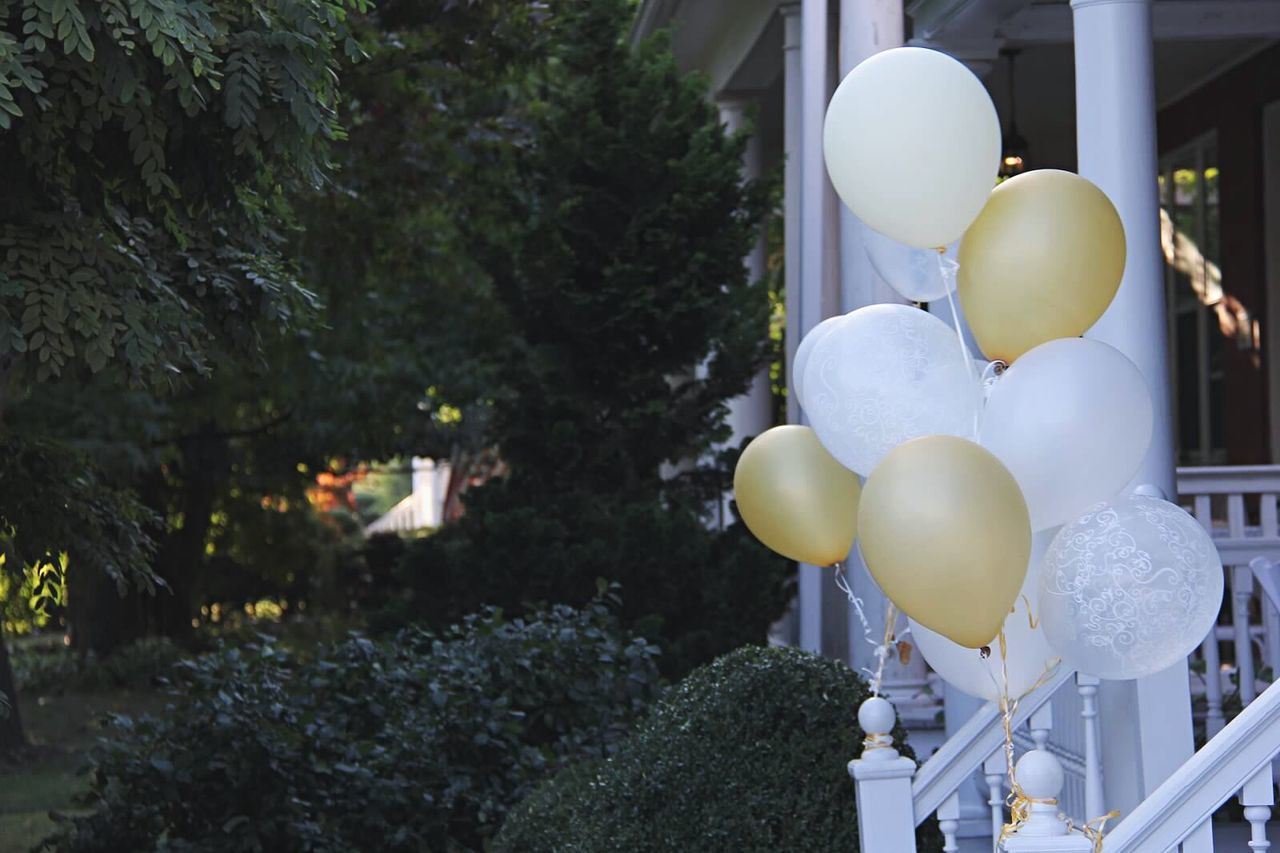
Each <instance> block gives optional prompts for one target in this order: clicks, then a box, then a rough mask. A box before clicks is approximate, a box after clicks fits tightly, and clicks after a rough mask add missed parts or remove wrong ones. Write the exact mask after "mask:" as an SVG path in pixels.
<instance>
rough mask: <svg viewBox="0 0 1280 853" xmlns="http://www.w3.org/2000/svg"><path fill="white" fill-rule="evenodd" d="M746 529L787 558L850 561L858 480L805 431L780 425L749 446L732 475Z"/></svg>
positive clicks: (826, 563) (822, 562)
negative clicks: (847, 558)
mask: <svg viewBox="0 0 1280 853" xmlns="http://www.w3.org/2000/svg"><path fill="white" fill-rule="evenodd" d="M733 491H734V497H735V498H736V499H737V501H738V512H739V513H741V515H742V520H743V521H744V522H746V524H747V528H748V529H750V531H751V532H752V533H754V534H755V535H756V538H757V539H759V540H760V541H761V542H763V543H764V544H765V545H767V546H769V547H770V548H772V549H773V550H774V551H777V552H778V553H779V554H781V555H782V556H784V557H789V558H791V559H792V560H799V561H800V562H802V563H812V564H814V565H817V566H829V565H831V564H832V563H836V562H840V561H841V560H844V559H845V558H846V557H848V556H849V549H850V548H852V547H853V537H854V536H856V535H857V533H858V495H859V494H860V493H861V491H862V488H861V486H859V484H858V475H857V474H855V473H853V472H852V471H850V470H849V469H848V468H845V467H844V466H843V465H841V464H840V463H839V462H837V461H836V460H835V458H834V457H832V455H831V454H830V453H828V452H827V449H826V448H825V447H823V446H822V443H821V442H819V441H818V437H817V435H815V434H814V432H813V430H811V429H809V428H808V427H806V426H796V425H788V426H779V427H774V428H773V429H771V430H768V431H767V432H764V433H761V434H760V435H758V436H756V438H755V439H754V440H753V441H752V442H751V443H750V444H748V445H747V449H746V450H744V451H742V456H740V457H739V458H738V467H737V470H735V471H734V472H733Z"/></svg>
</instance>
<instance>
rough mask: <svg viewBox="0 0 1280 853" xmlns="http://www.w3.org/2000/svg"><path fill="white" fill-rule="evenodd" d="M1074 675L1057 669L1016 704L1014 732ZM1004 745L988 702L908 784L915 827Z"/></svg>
mask: <svg viewBox="0 0 1280 853" xmlns="http://www.w3.org/2000/svg"><path fill="white" fill-rule="evenodd" d="M1074 675H1075V670H1074V669H1070V668H1069V667H1065V666H1059V667H1058V668H1057V669H1056V670H1055V671H1054V673H1053V675H1051V676H1050V677H1049V678H1048V679H1047V680H1046V681H1045V683H1044V684H1042V685H1041V686H1040V687H1039V688H1038V689H1037V690H1036V691H1035V692H1034V693H1031V694H1030V695H1028V696H1026V697H1024V698H1023V699H1022V701H1020V702H1019V703H1018V708H1017V711H1016V713H1015V714H1014V717H1013V725H1014V728H1017V727H1018V726H1020V725H1022V724H1023V723H1025V722H1026V721H1027V719H1028V718H1029V717H1030V716H1031V715H1032V714H1034V713H1035V712H1036V711H1038V710H1039V709H1040V707H1041V706H1042V705H1044V704H1045V703H1046V702H1048V701H1049V700H1050V699H1051V698H1053V694H1054V693H1056V692H1058V688H1060V687H1061V686H1062V685H1064V684H1066V683H1067V682H1068V681H1070V680H1071V678H1072V677H1073V676H1074ZM1003 743H1004V727H1003V726H1002V725H1001V722H1000V710H999V708H998V707H997V706H996V703H994V702H988V703H987V704H985V705H983V706H982V707H981V708H979V709H978V710H977V712H976V713H974V715H973V716H972V717H970V718H969V721H968V722H967V723H965V724H964V725H963V726H961V727H960V730H959V731H957V732H956V733H955V734H954V735H952V736H951V737H949V738H947V741H946V743H944V744H943V745H942V746H941V747H940V748H939V749H938V751H937V752H935V753H934V754H933V755H932V756H931V757H930V758H929V760H928V761H926V762H925V763H924V764H922V765H921V766H920V769H919V770H918V771H917V772H916V776H915V780H914V781H913V782H912V783H911V799H912V801H913V805H914V810H915V820H916V825H917V826H919V825H920V824H921V823H923V822H924V821H925V820H927V819H928V817H929V815H931V814H933V813H934V812H936V811H937V810H938V807H939V806H941V805H942V803H943V801H944V800H946V798H947V797H949V796H951V794H952V792H953V791H955V790H956V789H958V788H959V787H960V786H961V785H963V784H964V783H965V781H966V780H967V779H968V778H969V777H970V776H972V775H973V773H974V772H975V771H976V770H977V769H978V768H979V767H981V766H982V763H983V762H984V761H986V760H987V758H989V757H990V756H991V754H992V753H994V752H995V751H996V750H997V749H1000V747H1001V745H1002V744H1003Z"/></svg>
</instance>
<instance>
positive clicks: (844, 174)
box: [822, 47, 1000, 249]
mask: <svg viewBox="0 0 1280 853" xmlns="http://www.w3.org/2000/svg"><path fill="white" fill-rule="evenodd" d="M822 146H823V153H824V155H825V158H826V162H827V174H829V175H830V176H831V183H832V185H833V186H835V189H836V192H837V193H839V195H840V198H841V199H842V200H843V201H844V203H845V204H846V205H848V206H849V209H850V210H852V211H853V212H854V214H856V215H857V217H858V218H859V219H861V220H862V221H863V222H864V223H866V224H867V225H868V226H870V227H871V228H874V229H875V230H876V231H879V232H880V233H881V234H884V235H885V236H887V237H890V238H892V239H894V240H897V241H898V242H900V243H906V244H907V245H909V246H915V247H916V248H919V249H930V248H935V247H938V246H945V245H947V244H948V243H950V242H951V241H953V240H956V239H958V238H959V237H960V235H961V234H963V233H964V230H965V228H967V227H968V225H969V223H970V222H972V221H973V219H974V217H975V216H977V215H978V211H980V210H981V209H982V205H983V204H984V203H986V200H987V196H988V194H989V193H990V192H991V187H992V186H993V185H994V184H995V182H996V173H997V171H998V170H999V167H1000V123H999V120H998V119H997V117H996V110H995V106H993V105H992V103H991V97H990V96H989V95H988V94H987V90H986V88H985V87H984V86H983V85H982V83H981V82H980V81H979V80H978V78H977V77H975V76H973V74H972V72H970V71H969V69H967V68H965V67H964V66H963V65H962V64H960V63H959V62H957V61H956V60H955V59H952V58H951V57H950V56H947V55H946V54H944V53H939V52H938V51H935V50H928V49H927V48H920V47H899V48H894V49H892V50H886V51H883V52H881V53H877V54H875V55H874V56H872V57H870V58H868V59H866V60H864V61H863V62H861V63H860V64H859V65H858V66H857V67H856V68H854V69H853V70H852V71H850V72H849V74H848V76H846V77H845V78H844V80H843V81H841V83H840V85H839V87H838V88H837V89H836V92H835V95H833V96H832V98H831V103H830V104H829V105H828V106H827V115H826V121H825V124H824V126H823V134H822Z"/></svg>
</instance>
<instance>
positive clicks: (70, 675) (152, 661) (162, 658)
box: [13, 637, 182, 694]
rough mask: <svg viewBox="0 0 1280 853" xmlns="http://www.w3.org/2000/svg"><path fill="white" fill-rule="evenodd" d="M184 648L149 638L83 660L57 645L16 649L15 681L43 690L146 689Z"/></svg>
mask: <svg viewBox="0 0 1280 853" xmlns="http://www.w3.org/2000/svg"><path fill="white" fill-rule="evenodd" d="M181 657H182V651H181V650H180V649H179V648H178V647H177V646H176V645H174V643H173V642H172V641H171V640H169V639H167V638H165V637H147V638H145V639H142V640H138V641H137V642H134V643H130V644H128V645H126V646H122V647H120V648H118V649H116V650H115V651H114V652H112V653H111V654H110V655H109V656H107V657H106V658H103V659H101V660H99V659H98V658H96V657H95V656H94V655H86V656H85V658H84V659H83V660H82V659H80V657H79V656H78V655H77V654H75V653H74V652H73V651H71V650H70V649H68V648H66V647H65V646H62V645H61V644H58V645H56V646H52V647H45V648H40V647H35V648H28V649H24V650H22V651H21V652H17V651H15V653H14V655H13V670H14V680H15V681H16V682H17V685H18V689H19V690H23V691H38V692H40V693H42V694H43V693H61V692H63V691H69V690H90V691H92V690H104V689H105V690H111V689H117V688H125V689H146V688H149V687H154V686H155V685H157V684H159V683H162V682H165V681H166V680H167V679H168V677H169V675H170V674H171V670H172V668H173V665H174V664H175V663H177V662H178V660H179V659H180V658H181Z"/></svg>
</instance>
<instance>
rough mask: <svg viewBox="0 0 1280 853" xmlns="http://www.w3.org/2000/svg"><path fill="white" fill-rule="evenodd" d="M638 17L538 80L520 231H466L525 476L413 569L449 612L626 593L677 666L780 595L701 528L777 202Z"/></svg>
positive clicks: (424, 609) (506, 416)
mask: <svg viewBox="0 0 1280 853" xmlns="http://www.w3.org/2000/svg"><path fill="white" fill-rule="evenodd" d="M628 8H629V7H628V5H627V4H626V3H625V2H624V0H591V2H589V3H582V4H579V5H578V6H576V7H575V9H574V10H573V11H572V12H569V13H566V14H565V16H564V19H563V20H562V21H561V22H560V29H559V33H558V38H557V40H556V42H555V43H554V44H553V46H552V48H551V51H552V60H553V61H550V62H548V63H546V64H544V65H543V66H540V67H539V68H538V70H537V73H536V74H533V75H532V82H531V84H530V86H531V89H532V91H533V92H534V93H535V95H536V105H537V109H536V110H535V109H530V110H529V111H528V112H527V113H526V117H527V120H528V127H529V130H528V134H529V144H528V145H527V146H525V147H522V148H520V149H518V151H517V152H516V153H514V154H513V155H512V157H513V158H514V163H515V170H514V173H513V175H512V177H511V181H510V186H509V188H508V190H507V192H508V198H509V207H510V208H511V210H512V211H514V221H515V222H518V223H520V227H519V228H517V229H510V230H507V231H500V232H498V233H497V235H496V236H495V235H494V234H493V233H492V232H478V233H473V234H471V235H470V240H471V244H472V245H473V246H475V247H476V248H475V250H474V256H475V257H476V258H478V259H479V260H480V262H481V263H482V264H483V265H484V268H485V271H486V273H487V274H488V276H489V277H490V279H491V280H492V282H493V287H494V298H495V301H496V303H497V304H498V305H499V306H501V308H502V309H503V313H502V316H503V317H504V318H505V323H506V325H505V326H501V327H498V328H499V330H500V331H501V332H503V333H504V337H503V338H502V339H501V346H500V348H499V354H500V357H501V362H500V365H501V377H502V384H501V386H500V387H499V389H498V390H500V391H501V393H495V395H494V396H493V399H492V405H491V406H490V407H489V409H488V412H489V414H490V416H491V418H492V434H493V437H494V438H495V439H496V441H497V442H498V444H499V447H500V451H501V454H502V457H503V460H504V461H505V462H506V463H507V464H508V465H509V466H510V475H509V476H508V477H506V478H503V479H500V480H496V481H492V482H490V483H489V484H488V485H486V486H485V487H483V488H482V489H480V490H478V491H476V492H474V493H472V494H471V495H470V496H469V497H468V500H467V504H466V505H467V514H466V516H465V517H464V518H463V519H462V521H461V522H460V523H459V524H458V525H456V526H454V527H452V528H448V529H446V530H444V531H443V532H442V533H440V534H439V535H438V536H435V537H432V538H430V539H428V540H426V541H425V542H423V543H421V544H420V545H419V546H418V547H417V548H416V549H415V550H414V552H413V553H412V554H411V555H410V557H409V559H407V560H406V562H405V570H406V580H407V581H408V582H409V583H410V584H411V585H412V586H413V587H414V588H415V589H416V590H418V595H416V596H415V606H416V613H417V615H418V616H424V617H426V618H429V619H435V620H441V619H448V618H453V617H455V616H456V614H458V613H462V612H467V611H468V610H471V609H474V607H475V606H477V605H478V604H480V603H495V604H500V605H502V606H504V607H507V608H515V607H519V606H521V605H522V603H524V602H529V601H539V600H554V601H569V602H575V601H582V600H585V599H586V598H588V597H589V596H590V595H592V594H593V593H594V584H595V580H596V578H599V577H604V578H609V579H613V580H620V581H622V583H623V586H624V592H625V598H626V600H627V605H626V606H627V611H626V619H627V620H628V621H629V622H630V623H632V624H643V625H645V627H644V629H643V630H645V631H649V632H652V631H657V632H658V633H657V634H656V635H653V634H651V635H653V636H655V637H656V638H658V639H659V640H660V642H661V645H662V647H663V649H664V650H665V651H666V652H667V654H666V655H665V656H664V661H663V663H664V667H665V668H666V671H667V672H668V673H670V674H673V675H676V674H680V673H682V672H685V671H687V670H688V669H689V668H690V667H691V666H692V665H695V664H697V663H700V662H704V661H707V660H710V659H711V658H712V657H714V656H715V655H716V654H719V653H721V652H724V651H726V650H728V649H731V648H734V647H735V646H737V645H740V644H741V643H743V642H751V641H760V640H761V639H762V638H763V637H764V635H765V633H766V631H767V628H768V625H769V624H770V622H771V621H772V620H773V619H775V618H776V617H777V616H778V615H779V614H780V613H781V610H782V608H783V606H784V604H785V601H786V598H787V585H788V574H789V572H788V566H787V564H786V563H785V562H784V561H782V560H780V559H777V558H774V557H772V556H771V555H769V554H768V553H767V552H766V551H765V550H764V549H763V548H762V547H760V546H759V545H758V544H757V543H756V542H755V541H754V540H753V539H751V538H750V537H749V536H747V535H745V534H743V533H742V531H741V527H740V526H738V527H732V528H730V529H729V530H724V531H722V530H720V529H717V528H716V526H715V525H710V524H708V522H709V520H710V519H709V512H708V508H709V507H711V506H717V507H718V506H719V502H720V494H721V492H722V490H723V489H724V488H725V485H726V481H727V477H725V476H723V468H721V469H720V472H721V473H720V474H716V472H715V471H714V470H712V471H708V470H706V469H708V468H714V467H715V466H714V460H715V457H714V455H713V454H712V451H713V448H714V447H715V445H716V442H718V441H723V440H724V439H725V438H726V437H727V435H728V430H727V428H726V427H725V425H724V415H725V400H726V399H727V398H730V397H732V396H734V395H735V394H738V393H741V392H742V391H744V390H745V389H746V387H747V385H748V383H749V382H750V380H751V377H752V376H753V375H754V374H755V373H757V372H758V371H759V370H760V369H761V367H762V365H763V363H764V360H765V358H766V352H765V346H766V336H767V331H768V312H769V299H768V294H767V292H766V290H765V283H764V282H753V281H750V280H748V278H747V273H746V270H745V268H744V266H743V264H742V258H743V257H744V256H745V255H746V253H747V252H748V251H749V250H750V248H751V246H752V245H753V244H754V242H755V240H756V239H757V238H758V235H759V229H760V226H761V222H762V218H763V216H764V214H765V211H766V210H767V208H768V200H769V189H770V187H769V185H768V184H767V183H761V182H747V183H744V182H743V180H742V174H741V158H742V153H743V148H744V145H745V143H746V139H745V137H744V136H733V135H728V134H726V132H725V129H724V126H723V125H721V123H720V121H719V117H718V115H717V112H716V108H715V106H714V105H713V104H712V103H710V101H709V100H708V98H707V92H706V87H705V83H704V82H703V81H702V80H700V79H698V78H696V77H689V76H687V75H684V74H682V73H681V72H680V71H679V70H678V69H677V67H676V65H675V62H674V60H673V59H672V57H671V54H670V51H669V50H668V48H667V46H666V45H665V44H664V43H662V42H660V41H657V42H651V43H648V44H645V45H642V46H640V47H639V48H635V49H633V48H632V47H631V46H630V45H629V44H628V43H627V41H626V40H625V39H624V37H623V36H624V30H625V26H626V23H627V21H628V16H627V10H628ZM670 466H682V470H683V473H682V474H680V475H679V476H672V474H673V472H674V470H675V469H674V468H672V467H670Z"/></svg>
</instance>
